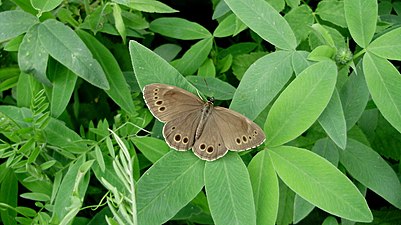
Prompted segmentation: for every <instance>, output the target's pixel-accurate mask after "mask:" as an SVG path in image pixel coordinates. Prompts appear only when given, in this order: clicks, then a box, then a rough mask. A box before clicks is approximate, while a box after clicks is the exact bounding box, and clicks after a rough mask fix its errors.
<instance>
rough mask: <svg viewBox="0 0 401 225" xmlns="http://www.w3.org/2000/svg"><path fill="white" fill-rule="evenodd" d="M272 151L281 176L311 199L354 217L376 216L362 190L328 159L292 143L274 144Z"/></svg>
mask: <svg viewBox="0 0 401 225" xmlns="http://www.w3.org/2000/svg"><path fill="white" fill-rule="evenodd" d="M269 153H270V157H271V159H272V162H273V165H274V168H275V169H276V172H277V173H278V175H279V176H280V178H281V179H282V180H283V181H284V183H285V184H286V185H288V187H290V188H291V189H292V190H293V191H294V192H295V193H297V194H298V195H300V196H301V197H302V198H304V199H305V200H307V201H308V202H310V203H312V204H314V205H316V206H317V207H319V208H321V209H322V210H324V211H327V212H329V213H331V214H333V215H336V216H339V217H342V218H345V219H349V220H352V221H359V222H371V221H372V220H373V216H372V213H371V212H370V210H369V207H368V205H367V203H366V201H365V199H364V197H363V196H362V194H361V193H360V192H359V190H358V189H357V188H356V187H355V186H354V184H353V183H352V182H351V181H350V180H349V179H348V178H347V177H346V176H345V175H344V174H343V173H341V171H339V170H338V169H337V168H336V167H335V166H333V165H332V164H331V163H329V162H327V161H326V160H325V159H323V158H321V157H320V156H318V155H316V154H313V153H311V152H310V151H308V150H305V149H301V148H296V147H291V146H280V147H277V148H273V149H270V151H269Z"/></svg>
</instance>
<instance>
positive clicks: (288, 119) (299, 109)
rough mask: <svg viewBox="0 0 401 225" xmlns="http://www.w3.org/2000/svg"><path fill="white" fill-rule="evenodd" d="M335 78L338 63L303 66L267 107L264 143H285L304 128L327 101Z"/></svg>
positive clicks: (323, 107)
mask: <svg viewBox="0 0 401 225" xmlns="http://www.w3.org/2000/svg"><path fill="white" fill-rule="evenodd" d="M336 79H337V67H336V65H335V64H334V63H333V62H331V61H322V62H319V63H316V64H313V65H312V66H310V67H308V68H306V69H305V70H303V71H302V72H301V73H300V74H299V75H298V76H297V77H296V78H295V79H294V80H293V81H292V82H291V84H290V85H288V87H287V88H286V89H285V90H284V91H283V92H282V93H281V94H280V96H279V97H278V98H277V100H276V101H275V103H274V104H273V106H272V108H271V109H270V112H269V115H268V116H267V120H266V123H265V132H266V136H267V137H268V138H267V141H266V144H267V145H268V146H272V147H273V146H278V145H281V144H284V143H286V142H288V141H291V140H293V139H295V138H296V137H298V136H299V135H300V134H302V133H303V132H304V131H305V130H307V129H308V128H309V127H310V126H311V125H312V124H313V123H314V122H315V121H316V120H317V119H318V117H319V116H320V114H321V113H322V112H323V110H324V109H325V107H326V106H327V104H328V103H329V101H330V98H331V96H332V94H333V91H334V88H335V84H336ZM300 118H302V119H300Z"/></svg>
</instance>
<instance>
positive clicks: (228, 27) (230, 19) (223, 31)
mask: <svg viewBox="0 0 401 225" xmlns="http://www.w3.org/2000/svg"><path fill="white" fill-rule="evenodd" d="M236 19H237V17H236V16H235V14H230V15H229V16H227V17H226V18H224V19H223V20H222V21H221V22H220V23H219V25H218V26H217V27H216V29H215V30H214V32H213V36H215V37H219V38H222V37H227V36H232V35H234V32H235V21H236Z"/></svg>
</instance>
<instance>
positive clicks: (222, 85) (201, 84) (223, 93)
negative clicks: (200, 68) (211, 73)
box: [186, 76, 235, 100]
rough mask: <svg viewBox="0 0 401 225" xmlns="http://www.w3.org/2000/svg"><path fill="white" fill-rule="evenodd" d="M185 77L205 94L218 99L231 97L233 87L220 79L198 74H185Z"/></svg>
mask: <svg viewBox="0 0 401 225" xmlns="http://www.w3.org/2000/svg"><path fill="white" fill-rule="evenodd" d="M186 78H187V80H188V81H189V82H191V83H193V84H194V85H195V86H196V87H197V88H198V89H199V91H201V92H202V93H203V94H205V95H206V96H210V97H213V98H214V99H218V100H230V99H232V98H233V95H234V92H235V87H233V86H232V85H231V84H229V83H227V82H224V81H222V80H220V79H217V78H214V77H200V76H187V77H186Z"/></svg>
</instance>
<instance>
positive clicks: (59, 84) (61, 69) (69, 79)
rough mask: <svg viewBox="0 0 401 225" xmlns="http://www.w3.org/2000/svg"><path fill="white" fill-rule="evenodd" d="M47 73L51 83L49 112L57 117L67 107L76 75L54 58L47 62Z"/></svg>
mask: <svg viewBox="0 0 401 225" xmlns="http://www.w3.org/2000/svg"><path fill="white" fill-rule="evenodd" d="M48 74H49V76H50V77H51V80H52V83H53V87H52V92H51V102H50V113H51V115H52V116H53V117H54V118H57V117H59V116H60V115H61V113H63V111H64V110H65V109H66V108H67V105H68V103H69V102H70V99H71V96H72V93H73V91H74V88H75V83H76V81H77V78H78V77H77V75H75V74H74V73H73V72H71V70H69V69H67V68H66V67H65V66H63V65H62V64H61V63H59V62H57V61H55V60H51V61H50V62H49V69H48Z"/></svg>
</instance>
